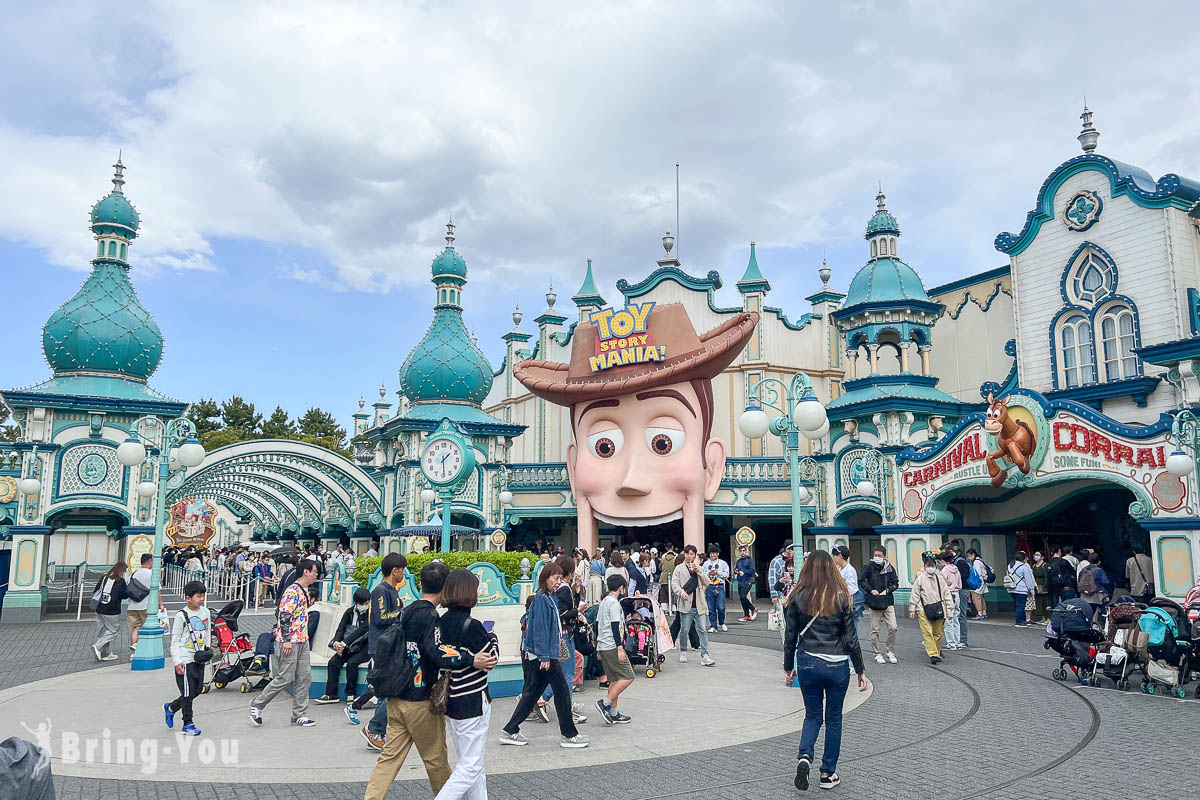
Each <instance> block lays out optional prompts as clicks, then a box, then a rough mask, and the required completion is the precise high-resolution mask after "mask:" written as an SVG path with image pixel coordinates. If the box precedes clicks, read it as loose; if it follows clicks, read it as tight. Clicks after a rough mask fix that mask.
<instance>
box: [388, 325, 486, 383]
mask: <svg viewBox="0 0 1200 800" xmlns="http://www.w3.org/2000/svg"><path fill="white" fill-rule="evenodd" d="M491 388H492V365H491V364H490V363H489V362H488V360H487V356H485V355H484V354H483V351H482V350H480V349H479V347H478V346H476V345H475V343H474V342H473V341H471V335H470V333H468V331H467V327H466V325H464V324H463V318H462V312H460V311H459V310H458V309H456V308H438V309H437V310H436V311H434V312H433V322H432V323H431V324H430V326H429V330H428V331H426V332H425V337H424V338H423V339H421V341H420V342H419V343H418V344H417V346H416V347H414V348H413V350H412V352H411V353H409V354H408V358H406V359H405V360H404V364H403V365H401V367H400V389H401V391H402V392H403V393H404V396H405V397H407V398H408V399H409V401H410V402H412V403H421V402H438V401H441V402H445V401H450V402H462V403H471V404H473V405H476V406H478V405H481V404H482V403H483V400H484V398H485V397H487V394H488V392H489V391H490V390H491Z"/></svg>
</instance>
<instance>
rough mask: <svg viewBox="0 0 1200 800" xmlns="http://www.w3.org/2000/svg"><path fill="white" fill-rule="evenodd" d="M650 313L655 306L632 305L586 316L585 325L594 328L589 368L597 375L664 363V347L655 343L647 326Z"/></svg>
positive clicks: (665, 352)
mask: <svg viewBox="0 0 1200 800" xmlns="http://www.w3.org/2000/svg"><path fill="white" fill-rule="evenodd" d="M653 310H654V303H631V304H629V305H627V306H625V308H624V309H623V310H621V311H617V310H615V309H612V308H602V309H600V310H599V311H593V312H592V313H591V314H588V322H590V323H592V324H593V325H595V326H596V348H595V353H594V354H593V355H591V356H590V357H589V358H588V368H589V369H591V371H592V372H599V371H600V370H605V369H611V368H612V367H619V366H624V365H626V364H648V363H651V362H654V361H664V360H666V358H667V346H666V345H665V344H655V342H654V335H653V334H652V333H651V332H650V331H649V330H648V326H647V324H646V321H647V319H648V318H649V317H650V312H651V311H653Z"/></svg>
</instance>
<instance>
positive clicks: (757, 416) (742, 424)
mask: <svg viewBox="0 0 1200 800" xmlns="http://www.w3.org/2000/svg"><path fill="white" fill-rule="evenodd" d="M769 426H770V421H769V420H768V419H767V412H765V411H763V410H762V409H761V408H759V407H758V406H747V407H746V410H745V411H743V412H742V416H740V417H739V418H738V430H739V431H741V432H742V435H743V436H745V437H748V438H750V439H761V438H762V437H763V436H766V435H767V429H768V427H769Z"/></svg>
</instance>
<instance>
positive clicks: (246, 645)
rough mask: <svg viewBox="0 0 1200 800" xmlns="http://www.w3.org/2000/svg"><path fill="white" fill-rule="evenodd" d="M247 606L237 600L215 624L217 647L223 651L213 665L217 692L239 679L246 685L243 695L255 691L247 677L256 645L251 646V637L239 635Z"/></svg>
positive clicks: (223, 611)
mask: <svg viewBox="0 0 1200 800" xmlns="http://www.w3.org/2000/svg"><path fill="white" fill-rule="evenodd" d="M245 605H246V604H245V602H243V601H242V600H233V601H231V602H229V603H227V604H226V605H224V606H222V608H221V610H220V611H218V612H217V616H216V618H215V619H214V620H213V624H212V630H213V643H214V644H215V645H216V647H217V649H218V650H219V651H220V652H219V655H218V657H217V658H215V659H213V660H212V662H211V663H212V666H213V676H212V685H213V686H214V687H216V688H217V689H224V688H225V687H226V686H228V685H230V684H231V683H233V682H234V681H236V680H238V679H241V681H242V684H241V687H240V691H241V692H242V693H245V692H249V691H250V690H251V688H252V687H251V685H250V681H249V679H248V676H247V668H248V667H249V666H250V662H251V661H253V660H254V644H253V643H251V641H250V637H249V636H247V635H246V634H244V633H238V616H239V615H241V613H242V609H243V608H245ZM207 690H208V685H207V684H206V685H205V687H204V691H207Z"/></svg>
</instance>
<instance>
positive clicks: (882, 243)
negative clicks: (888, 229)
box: [879, 236, 888, 256]
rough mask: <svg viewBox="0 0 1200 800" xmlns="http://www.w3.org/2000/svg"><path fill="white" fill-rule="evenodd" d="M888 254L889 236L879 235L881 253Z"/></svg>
mask: <svg viewBox="0 0 1200 800" xmlns="http://www.w3.org/2000/svg"><path fill="white" fill-rule="evenodd" d="M887 254H888V246H887V237H886V236H881V237H879V255H881V256H886V255H887Z"/></svg>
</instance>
